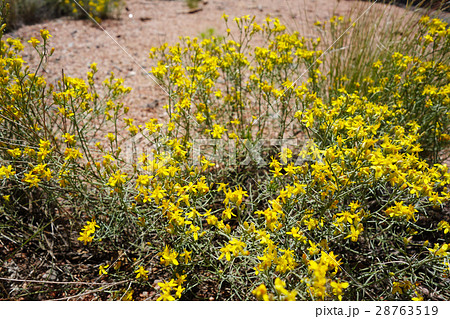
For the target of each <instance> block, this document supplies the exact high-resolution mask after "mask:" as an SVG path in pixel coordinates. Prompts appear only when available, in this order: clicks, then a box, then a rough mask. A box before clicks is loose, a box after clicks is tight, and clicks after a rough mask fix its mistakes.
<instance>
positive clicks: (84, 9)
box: [64, 0, 124, 22]
mask: <svg viewBox="0 0 450 319" xmlns="http://www.w3.org/2000/svg"><path fill="white" fill-rule="evenodd" d="M64 4H65V5H66V6H68V7H69V8H70V10H71V12H72V14H73V15H74V16H75V17H77V18H84V19H85V18H87V16H89V17H91V18H93V19H95V20H96V21H97V22H100V21H101V20H102V19H106V18H110V17H114V16H115V15H117V14H118V13H119V12H120V10H121V9H122V7H123V5H124V1H123V0H78V1H76V2H75V1H71V0H64Z"/></svg>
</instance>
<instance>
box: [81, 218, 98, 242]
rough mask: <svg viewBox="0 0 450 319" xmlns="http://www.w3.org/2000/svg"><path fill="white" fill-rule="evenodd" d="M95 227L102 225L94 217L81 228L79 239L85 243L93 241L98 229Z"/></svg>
mask: <svg viewBox="0 0 450 319" xmlns="http://www.w3.org/2000/svg"><path fill="white" fill-rule="evenodd" d="M95 228H100V226H99V225H97V223H96V221H95V220H94V219H92V220H91V221H87V222H86V225H85V226H84V227H83V228H82V229H81V230H82V231H81V232H80V237H78V240H79V241H82V242H83V243H84V244H85V245H86V244H87V243H90V242H92V240H93V239H94V233H95V230H96V229H95Z"/></svg>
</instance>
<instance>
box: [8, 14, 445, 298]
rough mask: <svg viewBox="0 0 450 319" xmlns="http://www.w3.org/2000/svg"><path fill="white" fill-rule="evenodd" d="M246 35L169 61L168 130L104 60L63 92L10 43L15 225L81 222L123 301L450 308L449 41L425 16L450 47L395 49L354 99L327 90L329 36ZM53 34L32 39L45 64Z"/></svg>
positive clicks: (242, 31)
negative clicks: (443, 158) (444, 302)
mask: <svg viewBox="0 0 450 319" xmlns="http://www.w3.org/2000/svg"><path fill="white" fill-rule="evenodd" d="M223 18H224V20H225V22H226V23H227V26H228V23H231V21H230V22H229V19H228V16H226V15H224V17H223ZM233 23H235V24H236V25H237V29H238V33H237V34H232V33H231V31H227V32H228V35H227V36H225V37H217V38H216V37H211V38H206V39H203V40H199V39H196V38H188V37H185V38H182V39H181V42H180V43H177V44H174V45H171V46H169V45H168V44H164V45H162V46H161V47H159V48H153V49H151V52H150V57H151V58H153V59H156V60H157V62H155V67H154V68H153V69H152V72H153V74H154V76H155V77H156V78H157V79H158V81H159V82H160V84H161V85H162V86H163V87H164V89H165V90H167V92H168V93H169V99H168V104H167V105H166V106H165V107H164V108H165V109H166V111H167V113H168V115H169V120H168V122H167V123H160V122H159V121H158V120H157V119H149V120H148V121H147V122H146V123H142V124H141V123H137V122H135V121H134V119H132V118H129V117H128V115H127V113H128V107H126V106H124V105H123V104H122V103H121V102H120V98H121V97H122V96H123V95H124V94H126V93H127V92H128V91H129V88H126V87H124V86H123V81H122V80H120V79H115V78H114V76H113V75H111V77H110V78H108V79H106V80H105V81H104V82H103V90H102V91H99V90H98V88H97V86H96V85H95V83H96V77H95V74H96V72H97V68H96V65H95V64H92V65H91V70H90V71H89V72H88V74H87V81H84V80H81V79H74V78H70V77H66V76H64V77H63V79H61V81H60V82H59V83H58V86H56V87H53V86H51V85H48V84H47V83H46V81H45V79H44V78H43V77H42V76H40V75H39V72H38V71H39V70H36V71H34V72H31V71H30V70H29V69H28V68H27V67H26V66H25V64H24V61H23V59H22V57H21V56H20V51H21V50H22V48H23V46H22V44H21V43H20V41H19V40H16V39H7V40H6V41H3V40H2V41H3V42H2V46H1V50H2V51H1V57H2V62H1V64H2V66H3V69H2V74H1V83H0V89H1V90H2V95H1V99H2V101H1V102H2V105H5V107H4V108H2V109H1V112H0V126H1V131H0V142H1V143H2V144H1V148H0V158H1V160H2V164H1V167H0V195H1V196H2V199H1V202H0V203H1V207H2V210H3V211H4V212H5V213H6V215H5V216H8V219H11V217H12V216H16V217H18V219H16V222H17V223H19V222H20V221H21V220H24V219H23V218H24V216H28V218H29V217H30V215H31V214H36V213H35V212H39V213H41V216H40V217H39V218H41V220H42V223H44V224H43V225H44V228H45V223H52V222H53V221H54V220H55V219H58V218H67V217H70V220H72V221H73V223H74V224H75V225H77V227H79V228H78V229H80V230H81V231H78V232H77V238H76V239H77V241H78V242H79V244H80V245H81V246H82V247H83V249H88V250H92V251H96V252H102V256H103V257H102V258H103V259H102V260H101V263H100V266H99V265H97V266H96V267H95V268H93V269H92V272H93V273H95V274H96V275H97V274H98V275H99V279H101V280H108V281H113V282H114V281H117V282H120V283H123V282H125V284H126V285H122V286H120V285H118V287H117V289H115V290H114V291H111V293H110V296H109V298H111V299H126V300H130V299H133V297H136V293H135V292H136V291H140V290H141V291H142V290H144V289H145V290H147V291H153V292H154V293H155V294H154V295H155V298H154V299H157V300H176V299H191V300H192V299H210V298H213V299H218V300H255V299H256V300H411V299H413V300H420V299H421V298H429V297H430V296H422V295H421V291H426V290H427V289H428V291H429V290H433V291H435V292H436V294H438V295H440V296H442V297H443V298H450V296H449V294H448V291H450V289H449V288H450V287H449V282H448V281H446V280H445V277H446V276H448V275H449V268H448V267H449V266H448V265H449V261H448V258H449V257H448V256H449V255H448V239H449V238H448V229H449V227H448V220H445V218H444V217H443V216H442V217H439V218H436V215H437V214H439V213H440V212H442V208H443V207H444V206H445V205H447V202H448V200H449V199H450V195H449V192H448V185H449V183H450V173H449V172H448V167H447V166H446V165H445V164H442V163H440V162H439V156H437V155H439V154H440V152H441V149H442V148H443V147H444V146H445V143H441V142H439V143H434V142H432V140H443V139H445V135H444V134H447V133H445V132H447V130H448V129H449V124H450V122H448V111H447V110H448V100H449V92H448V90H446V88H447V86H448V84H447V83H446V82H445V81H444V78H446V77H447V78H448V76H449V75H448V74H449V64H448V63H447V62H448V61H447V60H446V53H445V52H446V51H445V49H444V48H445V47H446V45H447V44H448V41H449V38H450V34H449V32H448V29H445V28H444V29H443V27H442V26H443V24H442V22H438V21H436V20H427V19H426V18H424V19H422V20H421V23H422V25H423V27H424V28H425V29H426V30H427V31H426V33H427V34H429V35H430V36H435V37H436V38H433V39H434V41H433V43H434V44H432V47H426V46H427V45H430V44H431V43H432V42H431V41H429V40H424V39H425V38H423V37H422V36H419V37H418V38H416V39H415V41H416V42H417V43H419V44H421V45H422V46H425V47H424V49H423V50H424V51H427V50H431V51H430V52H433V53H434V54H422V55H421V56H420V57H414V56H412V57H409V56H408V57H406V56H405V55H403V54H402V53H401V52H396V53H393V54H392V56H391V57H386V58H385V59H382V60H380V61H379V63H376V65H374V66H373V69H371V73H370V74H367V77H368V78H369V77H370V79H371V80H370V81H367V86H366V89H364V90H363V89H361V90H356V89H353V90H352V89H350V87H349V88H348V89H346V88H345V87H339V88H336V87H334V86H332V85H331V86H325V87H326V88H324V86H323V84H324V83H326V81H328V79H327V69H326V68H324V67H323V64H321V63H320V59H326V58H327V56H326V55H322V53H323V51H322V50H323V48H322V47H321V40H320V39H306V38H304V37H302V36H300V34H299V33H297V32H293V33H289V32H287V31H286V27H285V26H283V25H282V24H281V23H280V21H279V20H278V19H271V18H267V19H266V20H265V21H264V23H263V24H262V25H260V24H257V23H256V22H255V18H251V17H249V16H244V17H241V18H235V19H234V22H233ZM445 30H447V31H445ZM437 37H440V40H437ZM49 38H50V35H49V33H48V31H45V30H42V31H41V38H40V39H31V40H30V41H29V42H30V44H31V45H32V46H33V47H35V49H36V50H37V52H38V54H39V55H40V57H41V59H44V58H47V57H49V56H50V55H51V53H52V50H50V52H49V50H48V41H49ZM258 43H264V46H258ZM419 53H420V52H419ZM405 59H406V60H407V61H408V62H405V63H406V66H400V65H397V64H398V63H403V62H401V61H403V60H405ZM406 60H405V61H406ZM399 61H400V62H399ZM324 64H326V63H324ZM302 74H305V75H307V78H305V79H303V78H302V77H301V75H302ZM417 76H421V79H420V80H417V79H416V77H417ZM398 77H401V81H400V82H398V83H397V84H395V79H396V78H398ZM386 78H387V80H385V79H386ZM19 79H20V80H19ZM369 82H370V84H368V83H369ZM431 83H433V87H431ZM362 86H363V85H361V87H362ZM411 94H416V96H417V97H418V99H417V100H416V101H415V103H416V105H412V104H411V100H408V99H411ZM428 99H431V101H432V103H431V104H429V103H430V102H427V101H428ZM427 103H428V104H427ZM433 103H434V104H433ZM427 105H428V106H427ZM432 105H436V107H432ZM416 107H420V108H421V109H420V114H422V115H423V116H422V117H414V116H413V115H412V112H413V111H414V110H415V108H416ZM416 114H419V113H416ZM430 121H434V122H433V123H439V129H438V130H436V129H434V130H432V131H431V130H429V126H427V125H429V123H431V122H430ZM435 128H437V126H436V127H435ZM430 134H431V135H430ZM138 142H139V145H140V146H141V148H140V149H139V151H138V150H137V148H136V146H137V144H138ZM130 145H131V147H130ZM143 145H145V146H146V147H142V146H143ZM127 149H130V150H131V152H127V151H126V150H127ZM429 150H431V152H430V151H429ZM26 204H27V205H28V206H26ZM34 216H38V215H34ZM19 217H20V218H19ZM21 218H22V219H21ZM83 224H84V225H83ZM105 256H106V257H105ZM117 256H119V257H117ZM105 265H106V266H105ZM386 287H388V288H386Z"/></svg>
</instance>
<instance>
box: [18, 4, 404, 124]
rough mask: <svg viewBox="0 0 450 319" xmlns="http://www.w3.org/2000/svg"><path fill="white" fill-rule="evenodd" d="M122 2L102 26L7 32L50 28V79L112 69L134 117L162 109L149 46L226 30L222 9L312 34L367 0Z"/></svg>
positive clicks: (63, 23) (64, 23)
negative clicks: (127, 90)
mask: <svg viewBox="0 0 450 319" xmlns="http://www.w3.org/2000/svg"><path fill="white" fill-rule="evenodd" d="M125 1H126V7H125V9H124V10H123V11H122V13H121V15H120V17H119V19H115V20H105V21H103V22H102V23H101V27H99V26H97V25H95V24H94V23H93V22H92V21H90V20H74V19H71V18H68V17H64V18H60V19H56V20H51V21H46V22H44V23H40V24H36V25H31V26H25V27H22V28H20V29H19V30H16V31H15V32H13V33H12V34H11V35H12V36H15V37H20V38H23V39H24V41H27V40H28V39H29V38H30V37H32V36H36V37H38V35H39V30H40V29H42V28H46V29H48V30H49V31H50V33H51V34H52V35H53V38H52V39H51V45H52V46H54V47H55V49H56V51H55V53H54V55H53V56H52V57H51V58H50V60H49V62H48V63H47V65H46V66H45V70H44V71H45V73H44V75H45V76H46V77H47V79H48V80H49V82H51V83H52V82H53V83H54V82H56V81H57V80H58V79H59V78H61V75H62V73H63V72H64V74H66V75H68V76H72V77H81V78H85V74H86V72H87V71H88V67H89V65H90V64H91V63H92V62H96V63H97V64H98V69H99V73H98V77H97V79H99V80H103V79H104V78H105V77H106V76H107V75H108V74H109V72H111V71H113V72H114V73H115V75H116V76H117V77H121V78H124V79H125V84H126V85H128V86H131V87H132V88H133V91H132V93H131V94H130V95H129V96H128V97H127V98H126V100H125V103H126V104H127V106H129V107H130V109H131V117H133V118H135V119H136V120H138V121H140V120H143V121H145V120H147V119H148V118H149V117H154V116H156V117H161V116H163V114H164V111H163V109H162V106H163V105H164V104H165V98H166V96H165V93H164V92H163V91H162V90H161V89H160V88H159V87H158V86H157V85H156V83H155V82H154V81H153V80H152V79H151V78H150V77H149V75H148V74H147V72H148V71H150V70H151V66H152V65H154V64H155V61H152V60H150V59H149V57H148V53H149V50H150V48H151V47H153V46H159V45H161V44H162V43H164V42H168V43H169V44H171V43H172V44H173V43H175V42H176V41H178V39H179V36H199V35H200V34H201V33H202V32H206V31H207V30H208V29H211V28H212V29H214V30H215V34H217V35H221V34H222V35H224V34H226V32H225V30H226V27H225V24H224V21H223V20H222V19H221V16H222V14H223V13H226V14H228V15H229V16H230V18H232V17H235V16H243V15H247V14H248V15H251V16H253V15H254V16H255V17H256V21H257V22H262V21H263V19H264V18H265V17H266V16H271V17H278V18H279V19H280V20H281V22H282V23H283V24H285V25H286V26H287V27H288V30H290V31H294V30H298V31H299V32H300V33H301V34H302V35H303V36H305V37H312V36H314V34H313V23H314V22H315V21H317V20H319V21H324V20H328V19H330V18H331V17H332V16H333V15H346V14H348V12H349V10H351V8H353V7H355V6H356V5H363V6H364V5H365V6H368V5H369V3H363V2H356V1H336V0H275V1H274V0H247V1H237V0H208V1H203V2H202V3H201V5H200V7H199V9H200V10H199V11H197V12H195V13H190V12H189V8H188V7H187V5H186V2H185V1H182V0H178V1H157V0H125ZM376 6H383V5H379V4H376ZM396 10H399V11H401V10H403V9H396ZM231 22H232V21H231ZM231 24H233V22H232V23H230V25H231ZM31 52H32V50H29V49H28V51H26V52H25V56H24V59H25V60H26V61H28V62H29V63H30V65H31V66H33V65H35V64H36V63H37V55H36V53H31Z"/></svg>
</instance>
